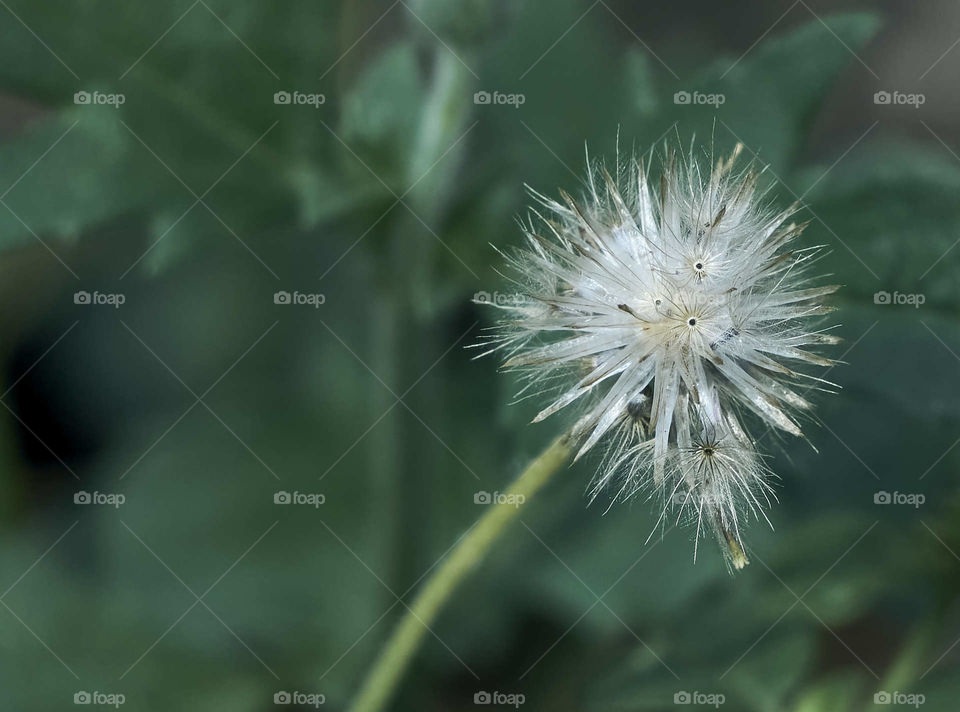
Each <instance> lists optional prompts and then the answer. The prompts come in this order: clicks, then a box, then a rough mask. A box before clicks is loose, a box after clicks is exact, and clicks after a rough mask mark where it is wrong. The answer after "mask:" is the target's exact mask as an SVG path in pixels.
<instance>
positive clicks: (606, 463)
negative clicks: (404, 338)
mask: <svg viewBox="0 0 960 712" xmlns="http://www.w3.org/2000/svg"><path fill="white" fill-rule="evenodd" d="M741 148H742V147H741V146H737V148H736V149H735V150H734V152H733V154H732V155H731V156H730V157H729V158H728V159H725V160H719V161H717V162H716V163H714V162H713V161H712V160H710V163H709V164H708V166H709V168H708V170H706V171H701V168H700V164H699V163H698V161H697V160H696V156H695V154H694V152H693V151H692V150H691V152H690V153H689V154H688V155H686V156H683V157H679V156H678V155H677V154H676V153H674V152H673V151H671V150H669V149H668V150H666V151H665V152H664V158H663V164H662V167H661V171H660V177H659V181H658V183H657V184H656V185H653V184H652V181H651V178H650V161H649V160H648V161H646V162H643V161H637V160H633V161H631V162H630V163H629V164H628V165H627V166H625V167H623V169H622V170H620V169H619V167H618V170H617V171H615V173H617V175H616V177H614V176H611V175H610V174H609V173H608V171H607V170H606V169H605V168H604V167H603V166H596V167H594V168H592V169H590V170H589V174H588V180H587V185H586V191H585V195H584V198H583V200H581V201H579V202H578V201H576V200H574V199H573V198H572V197H571V196H569V195H568V194H566V193H564V192H562V191H561V201H555V200H552V199H550V198H547V197H545V196H543V195H541V194H539V193H536V192H535V191H532V190H531V194H532V195H533V196H534V198H535V199H536V201H537V202H538V203H539V204H540V206H541V207H540V208H537V209H534V210H533V211H532V213H533V215H532V217H531V219H530V220H529V221H528V222H527V223H525V224H523V228H524V232H525V233H526V236H527V242H526V246H525V247H524V248H521V249H518V250H517V251H515V252H514V253H512V254H510V255H505V256H506V258H507V261H508V263H509V265H510V267H511V268H512V269H513V271H514V272H515V274H514V275H512V276H511V279H512V281H514V282H515V284H516V285H517V287H518V291H519V292H520V295H522V298H515V299H512V300H509V301H508V303H505V304H495V305H494V306H496V307H498V308H500V309H502V310H504V311H505V312H506V314H505V318H504V319H503V320H502V321H501V322H500V325H499V326H498V327H497V328H496V329H495V330H494V332H493V333H492V334H490V335H488V336H487V337H485V339H484V340H483V341H482V343H481V344H480V345H481V346H486V347H487V350H486V351H485V353H490V352H493V351H500V352H502V353H503V354H504V355H505V364H504V366H505V367H506V368H508V369H516V370H518V371H520V372H521V373H522V374H523V377H524V378H525V379H526V385H525V387H524V390H523V391H522V392H521V395H524V396H530V395H542V394H545V393H546V394H549V395H550V402H549V404H548V405H547V406H546V407H545V408H544V409H543V410H541V411H540V413H539V414H538V415H537V416H536V418H535V419H534V420H535V421H539V420H543V419H544V418H546V417H548V416H550V415H552V414H554V413H557V412H558V411H560V410H562V409H565V408H567V407H568V406H572V407H574V408H577V409H579V410H578V412H579V414H580V417H579V420H578V421H577V422H576V424H575V425H574V427H573V435H574V436H575V437H576V438H577V439H578V442H579V451H578V454H577V457H580V456H582V455H583V454H584V453H586V452H588V451H590V450H591V449H592V448H593V447H594V446H595V445H596V444H597V443H598V442H599V441H600V440H601V439H605V440H606V441H608V445H607V450H606V453H605V455H604V456H603V458H602V461H601V464H600V468H599V471H598V474H597V477H596V479H595V481H594V484H593V487H592V491H591V495H592V496H594V497H595V496H596V495H597V493H598V492H599V491H600V490H602V489H607V488H612V489H613V493H614V494H613V500H614V501H617V500H623V499H629V498H630V497H633V496H635V495H636V494H637V493H639V492H641V491H645V490H646V491H655V492H659V493H660V494H661V495H662V496H663V497H664V500H665V501H667V503H668V505H669V503H670V502H675V500H676V495H677V493H678V492H679V493H681V494H683V495H684V496H685V497H686V500H685V504H684V505H683V506H682V507H680V508H679V509H680V510H681V515H683V513H684V512H695V514H696V516H695V517H694V519H695V520H696V522H697V524H698V530H697V531H698V539H699V531H700V529H701V528H703V527H704V526H706V527H707V528H709V529H711V530H712V531H713V532H714V533H715V534H716V535H717V537H718V539H719V540H720V541H721V544H722V545H723V547H724V550H725V551H726V552H727V555H728V561H730V562H731V563H732V564H733V565H734V566H735V567H737V568H739V567H741V566H742V565H743V564H745V563H746V556H745V555H744V553H743V547H742V539H741V535H740V524H741V521H742V517H739V516H738V513H742V512H744V511H746V512H749V513H752V514H754V515H761V514H762V507H761V504H764V505H765V504H767V503H768V502H769V495H770V487H769V484H768V483H767V480H768V478H769V472H768V470H767V468H766V467H765V466H764V465H763V463H762V459H761V457H760V455H759V454H758V453H757V452H756V446H755V443H754V441H753V439H752V438H751V437H750V435H749V434H748V433H747V431H746V430H745V429H744V427H743V426H742V425H741V422H740V421H741V418H742V416H743V415H744V414H746V413H752V414H753V416H755V417H756V419H758V420H759V421H761V422H762V423H764V424H766V425H768V426H769V427H770V428H774V429H777V430H780V431H784V432H787V433H790V434H792V435H796V436H801V435H802V433H801V429H800V425H799V424H798V422H797V421H798V416H799V415H801V414H803V413H805V412H809V411H810V409H811V404H810V402H809V401H808V400H807V399H806V398H805V397H804V396H805V395H806V393H807V391H809V390H811V389H818V390H822V389H823V386H824V385H827V386H830V385H832V384H829V383H828V382H826V381H824V380H822V379H820V378H816V377H814V376H813V375H810V374H808V373H805V372H804V371H805V368H807V367H809V366H831V365H833V363H834V362H833V361H831V360H829V359H826V358H824V357H822V356H820V355H818V353H817V350H818V347H820V346H822V345H826V344H835V343H837V342H838V341H839V339H838V338H836V337H834V336H832V335H830V334H828V333H826V331H825V330H823V329H817V328H814V326H813V324H814V323H815V322H817V321H819V320H818V319H817V317H819V316H820V315H823V314H826V313H828V312H829V311H832V309H831V308H829V307H827V306H825V305H824V304H823V303H822V299H823V298H824V297H826V296H827V295H829V294H830V293H832V292H833V291H835V290H836V289H837V286H836V285H829V286H818V285H817V284H816V280H815V278H814V275H812V274H811V268H812V267H813V265H814V264H815V263H816V261H817V259H818V257H819V256H820V255H821V254H822V252H821V248H820V247H810V248H793V247H792V242H793V241H794V239H795V238H796V237H797V236H798V235H799V234H800V233H801V231H802V230H803V227H804V225H803V224H797V223H795V222H792V221H791V217H792V216H793V215H794V213H795V212H796V209H797V206H791V207H789V208H787V209H785V210H775V209H773V208H771V207H770V205H769V204H768V203H769V201H768V200H767V199H766V197H765V191H763V190H761V189H760V187H759V186H760V177H761V174H762V172H763V171H762V170H760V171H758V170H757V169H756V168H755V166H754V165H753V164H752V163H751V164H750V165H747V166H746V167H745V168H742V169H736V168H735V163H736V161H737V158H738V156H739V154H740V152H741ZM605 436H606V437H605Z"/></svg>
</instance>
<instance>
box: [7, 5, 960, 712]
mask: <svg viewBox="0 0 960 712" xmlns="http://www.w3.org/2000/svg"><path fill="white" fill-rule="evenodd" d="M958 34H960V14H958V12H957V10H956V8H955V7H953V6H952V5H951V4H950V3H947V2H939V3H922V4H921V3H918V4H917V5H916V6H913V5H912V4H910V5H908V4H896V3H878V4H869V5H867V6H857V5H854V4H853V3H846V2H843V3H841V2H836V3H832V2H816V3H813V2H811V3H809V4H808V3H807V2H805V0H801V1H800V2H797V3H794V4H793V5H791V4H789V3H787V2H776V3H760V2H733V3H706V2H680V3H670V4H666V5H663V4H652V3H629V2H624V1H622V0H616V1H614V0H601V1H600V2H596V3H593V4H590V3H589V2H586V1H577V2H573V1H571V0H558V1H557V2H550V3H547V2H536V3H534V2H492V1H491V2H486V1H482V0H467V1H464V2H459V3H450V2H442V1H441V0H406V2H400V3H395V4H393V5H391V4H389V3H373V2H349V3H348V2H334V1H332V0H331V1H326V2H319V3H318V2H307V1H306V0H302V1H300V0H298V1H294V2H285V3H253V2H239V3H237V2H234V3H229V2H222V1H221V0H201V1H200V2H196V3H193V4H191V2H190V0H182V1H181V0H177V2H170V3H154V4H145V3H129V2H114V1H110V2H107V1H99V0H96V1H94V0H90V1H87V2H74V3H54V2H32V1H30V2H28V1H26V0H9V2H8V3H4V4H3V7H0V52H2V57H0V89H2V100H0V120H2V122H0V123H2V127H3V143H2V145H0V247H2V249H3V253H2V255H0V293H2V297H3V308H2V309H0V348H2V353H3V374H4V385H3V386H2V390H4V391H6V392H5V393H4V394H3V395H2V398H0V403H2V404H3V405H4V406H5V407H4V408H3V409H0V488H2V492H0V509H2V532H0V562H2V568H0V570H2V572H3V573H2V578H0V604H2V608H3V610H0V706H2V707H3V708H4V709H11V710H14V709H15V710H52V709H74V707H73V696H74V694H75V693H77V692H78V691H90V692H92V691H99V692H104V693H117V692H119V693H122V694H124V695H125V697H126V703H125V705H124V707H123V709H127V710H160V709H163V710H198V709H210V710H238V711H241V710H251V711H265V710H272V709H275V706H274V703H273V695H274V693H276V692H278V691H281V690H286V691H294V690H297V691H301V692H316V693H322V694H324V695H325V696H326V703H325V708H326V709H343V707H344V705H345V703H346V702H347V701H348V700H349V698H350V695H351V694H352V692H353V691H355V690H356V688H357V686H358V684H359V682H360V680H361V679H362V676H363V674H364V672H365V671H366V670H367V669H368V668H369V665H370V663H371V661H372V659H373V656H374V655H375V653H376V651H377V650H378V649H379V647H380V646H381V645H382V643H383V641H384V639H385V637H386V636H387V634H388V633H389V631H390V630H391V628H392V627H393V625H394V624H395V622H396V621H397V620H398V618H399V616H400V614H401V613H402V612H403V610H404V608H403V605H402V604H401V603H399V602H398V597H399V598H400V599H402V600H403V602H405V603H406V602H409V601H410V600H411V598H412V596H413V595H414V593H415V591H416V589H417V586H418V583H419V582H421V581H422V577H423V576H424V575H425V574H426V573H427V572H428V570H429V569H430V568H431V566H433V565H434V563H435V562H437V561H438V559H439V558H440V557H442V555H443V554H444V553H445V552H446V551H447V549H448V547H450V546H451V545H452V544H453V542H454V541H455V540H456V539H457V537H458V536H459V535H460V534H462V533H463V532H464V531H465V530H466V529H467V527H468V526H469V525H470V524H471V523H472V522H473V521H474V520H475V519H476V517H477V516H478V515H479V514H480V513H481V512H482V511H483V509H482V507H481V506H478V505H476V504H474V494H475V493H476V492H478V491H495V490H502V489H503V488H505V487H506V486H507V484H508V482H509V481H510V480H511V479H512V477H514V476H515V475H516V473H517V472H518V471H519V470H520V469H521V468H522V467H523V465H524V464H525V463H526V462H527V461H528V460H529V458H531V457H532V456H534V455H535V454H536V453H537V452H538V451H539V449H540V448H541V447H542V446H543V445H544V444H545V443H546V442H548V441H549V440H550V439H551V438H552V437H553V436H554V435H556V434H557V433H558V432H559V431H560V429H561V428H562V427H563V426H564V422H563V419H562V418H557V419H555V420H554V421H553V422H547V423H541V424H537V425H529V424H528V421H529V419H530V418H531V417H532V415H533V414H534V413H535V412H536V410H537V404H536V403H535V402H530V401H525V402H523V403H520V404H517V405H510V401H511V399H512V394H513V393H514V392H515V389H516V385H517V384H516V383H515V382H514V381H513V379H512V378H511V377H509V376H505V375H499V374H497V372H496V367H497V364H496V362H495V361H494V360H490V359H488V360H481V361H471V360H470V358H471V355H472V354H471V353H470V352H469V351H467V350H465V349H464V348H463V347H464V346H465V345H467V344H469V343H472V342H474V341H476V339H477V338H478V336H479V334H480V330H481V329H482V328H484V327H487V326H490V325H491V323H492V319H493V318H494V316H495V315H494V314H493V312H492V310H489V309H484V308H482V307H480V306H477V305H474V304H472V303H471V299H472V297H473V295H474V294H475V293H476V292H478V291H486V292H491V293H493V292H496V291H501V292H503V291H512V290H511V289H510V287H509V286H508V285H507V283H505V282H504V281H503V280H502V278H500V277H499V276H498V275H497V273H496V272H495V271H494V270H495V268H496V267H497V266H499V264H500V258H499V257H498V256H497V254H496V252H495V251H494V250H493V249H492V248H491V247H490V243H493V244H495V245H497V246H498V247H501V248H506V247H510V246H513V245H517V244H519V241H520V231H519V229H518V228H517V226H516V224H515V221H514V219H515V217H516V216H518V215H521V214H522V213H523V210H524V207H525V204H526V203H527V198H526V197H525V195H524V190H523V184H524V183H528V184H530V185H532V186H534V187H536V188H537V189H539V190H542V191H543V192H545V193H547V194H550V195H556V191H557V189H558V188H560V187H562V188H564V189H566V190H568V191H570V192H574V193H575V192H577V191H578V190H579V189H580V186H581V183H580V177H581V176H582V174H583V149H584V143H586V144H587V145H588V146H589V149H590V152H591V154H592V155H596V156H605V157H607V158H608V159H609V160H613V158H614V156H615V150H616V145H617V134H618V131H619V144H620V147H621V152H622V153H623V154H624V155H627V154H629V153H630V151H631V150H634V149H635V150H637V151H640V152H642V151H646V150H648V149H649V148H650V147H651V145H652V144H653V143H655V142H658V141H661V142H662V141H663V140H664V139H666V140H669V141H673V142H677V141H681V142H682V143H683V144H684V145H686V144H687V143H688V142H689V141H690V139H691V137H693V136H694V135H695V136H696V140H697V142H698V144H699V145H701V146H703V148H704V149H705V150H709V149H710V145H711V142H712V143H713V146H714V150H715V152H716V153H718V154H719V153H724V152H726V151H728V150H729V149H730V148H732V146H733V145H734V143H735V142H736V140H737V139H739V140H742V141H743V142H744V143H745V144H746V146H747V151H746V154H747V155H748V156H749V155H750V154H752V153H757V154H759V156H760V159H761V161H762V162H764V163H769V164H770V171H769V175H770V179H771V182H772V187H771V193H770V197H771V199H772V200H774V201H775V202H777V203H778V204H781V205H786V204H787V203H789V202H791V201H792V200H794V199H795V198H797V197H801V196H802V197H803V200H804V202H805V203H807V204H808V205H809V209H808V210H807V211H806V215H805V218H806V219H810V220H811V224H810V226H809V228H808V229H807V232H806V233H805V235H804V238H803V241H804V244H806V245H813V244H825V245H828V246H829V247H830V249H831V253H830V254H829V256H828V257H826V258H825V259H824V261H823V262H822V263H821V264H822V266H823V268H824V272H825V273H830V274H831V275H832V276H831V277H829V279H830V280H831V281H837V282H840V283H842V284H844V285H845V288H844V289H843V290H842V291H841V292H840V293H839V294H838V295H837V298H836V300H835V302H834V303H835V304H836V305H837V306H839V307H840V311H839V312H838V313H837V314H836V315H835V317H834V318H835V321H836V322H837V323H839V324H841V326H840V327H839V330H838V331H839V333H841V334H842V335H843V336H844V337H845V339H846V342H845V343H844V344H843V345H842V346H841V347H839V348H838V350H837V353H835V354H834V355H835V356H838V357H839V356H840V355H841V353H842V354H843V356H842V359H843V360H844V361H845V362H846V363H845V364H844V365H842V366H839V367H837V368H835V369H833V370H832V371H831V373H830V374H829V378H830V379H831V380H833V381H835V382H836V383H838V384H839V385H840V386H842V391H841V392H840V393H839V394H838V395H832V396H828V395H825V394H824V395H822V396H818V398H817V401H818V404H819V409H818V415H819V417H820V418H821V419H822V425H821V424H810V425H809V426H808V427H807V431H808V435H809V439H810V443H811V444H813V445H815V447H816V449H817V450H818V452H817V451H814V450H813V449H812V448H811V447H809V446H808V445H807V444H804V443H802V442H794V441H792V440H790V441H788V440H779V439H777V438H776V437H772V436H765V437H764V446H765V447H766V448H767V449H768V451H769V452H770V453H771V455H772V460H771V463H770V464H771V466H772V467H773V469H774V470H775V471H776V472H777V473H778V474H779V475H780V476H781V478H782V482H781V483H780V486H779V489H778V496H779V498H780V500H781V503H780V504H779V505H777V506H775V507H774V508H773V509H772V510H771V512H770V513H769V514H770V518H771V520H772V522H773V524H774V526H775V531H773V532H771V531H770V530H769V529H767V528H766V527H765V526H761V525H755V526H753V527H752V528H751V529H750V531H749V533H748V540H749V542H751V544H752V546H753V550H752V553H751V558H752V560H753V563H752V565H751V566H749V567H748V568H747V569H746V570H745V571H743V572H742V573H740V574H738V575H737V576H736V577H731V576H729V575H728V574H727V573H726V571H725V570H724V567H723V564H722V560H721V557H720V556H719V553H718V552H717V551H715V549H714V547H713V544H712V542H708V543H707V545H706V546H701V550H700V554H699V556H698V559H697V561H696V563H695V564H694V562H693V542H692V538H691V537H692V532H690V531H688V530H670V531H668V532H667V534H666V536H665V537H664V538H663V540H662V541H661V540H659V539H655V540H654V541H653V542H651V543H650V544H649V545H644V541H645V540H646V538H647V535H648V533H649V532H650V529H651V527H652V526H653V522H654V520H655V517H654V516H653V515H652V513H651V511H650V508H649V507H648V505H646V504H645V503H643V502H638V503H636V504H634V505H633V506H620V507H616V508H614V509H612V510H611V511H610V512H609V513H608V514H604V509H605V504H604V503H600V502H598V503H597V504H596V505H594V506H592V507H589V508H588V507H587V506H586V504H587V503H586V500H585V498H584V496H583V492H584V489H585V488H586V485H587V483H588V481H589V479H590V477H591V476H592V473H593V467H595V465H596V461H595V460H594V461H591V460H589V459H588V460H587V461H585V462H582V463H579V464H577V465H576V466H574V467H572V468H570V469H569V470H565V471H564V472H562V473H561V474H560V475H559V476H558V477H557V478H556V479H555V480H554V481H553V482H552V483H551V484H550V486H549V487H548V488H547V489H546V490H545V491H544V493H543V494H542V495H540V496H537V497H536V499H535V500H534V501H531V502H530V503H529V504H528V506H527V508H526V509H525V510H524V512H523V514H522V515H521V518H522V523H518V525H517V526H515V527H514V528H513V529H511V530H510V531H509V532H508V534H507V535H506V537H505V538H504V540H502V541H501V542H499V544H498V546H497V547H496V549H495V552H494V554H493V555H492V556H491V557H490V558H489V559H488V560H487V561H486V562H485V563H484V565H483V566H482V567H481V569H480V570H479V571H478V572H477V573H476V575H474V576H473V577H472V578H470V579H469V580H468V581H467V582H466V584H465V585H464V586H463V588H462V589H461V590H460V591H459V592H458V594H457V596H456V597H455V599H454V600H453V602H452V604H451V605H450V606H449V607H448V608H447V609H446V610H445V611H444V613H443V614H442V616H441V617H440V619H439V620H438V621H437V623H436V624H435V625H434V626H432V628H433V631H432V634H428V635H427V637H426V638H425V645H424V647H423V649H422V650H421V651H420V653H419V655H418V656H417V658H416V660H415V661H414V663H413V665H412V667H411V670H410V673H409V676H408V677H407V678H406V679H405V681H404V684H403V686H402V689H401V690H400V692H399V695H398V696H397V698H396V700H395V703H394V708H395V709H398V710H471V709H482V708H479V707H475V706H474V702H473V699H474V695H475V693H477V692H479V691H490V692H493V691H498V692H502V693H520V694H523V695H524V696H525V698H526V702H525V704H524V707H523V709H528V710H533V709H536V710H589V711H593V710H597V711H601V710H668V709H683V708H681V707H675V706H674V703H673V700H674V695H675V694H676V693H678V692H682V691H688V692H693V691H698V692H702V693H707V694H723V695H725V698H726V704H725V706H724V708H725V709H728V710H738V711H739V710H757V711H762V712H770V711H776V710H785V711H786V710H789V711H791V712H814V711H820V710H824V711H833V710H859V709H869V708H871V706H872V704H873V700H874V693H876V692H878V691H890V692H895V691H898V692H903V693H910V692H916V693H922V694H924V695H925V697H926V703H925V705H924V707H923V709H926V710H952V709H955V708H956V700H957V696H958V695H960V679H958V676H957V672H956V671H957V660H958V656H960V652H958V651H960V646H958V647H957V648H952V646H953V645H954V644H955V642H956V641H957V639H958V637H960V607H958V605H957V602H956V600H955V598H956V592H957V589H958V585H960V559H958V557H957V553H956V552H958V551H960V500H958V497H957V492H956V485H955V476H956V469H957V465H958V462H960V459H958V458H960V448H955V449H953V448H952V446H953V445H955V444H956V439H957V436H958V434H960V433H958V430H960V428H958V424H960V423H958V421H960V393H958V366H960V363H958V361H960V356H958V353H960V324H958V318H957V317H958V304H960V299H958V280H957V270H958V267H960V248H958V249H951V248H952V246H953V244H954V243H955V241H956V240H957V239H958V238H960V201H958V196H960V158H958V155H957V153H960V130H958V128H957V127H958V125H960V124H958V122H957V108H958V107H957V105H958V95H957V93H956V87H955V77H956V73H957V71H958V63H960V49H954V50H952V51H948V50H950V49H951V48H952V46H953V43H954V42H955V40H956V37H957V35H958ZM944 53H946V54H945V55H944ZM738 58H739V59H738ZM938 58H941V59H939V60H938ZM481 90H486V91H494V90H496V91H500V92H502V93H508V94H509V93H522V94H523V95H524V97H525V103H524V104H523V105H522V106H521V107H520V108H513V107H510V106H497V105H476V104H474V101H473V95H474V93H475V92H477V91H481ZM678 90H688V91H693V90H697V91H702V92H706V93H722V94H723V95H724V96H725V103H724V104H723V105H722V106H721V107H720V108H719V109H714V108H712V107H710V106H684V105H677V104H675V103H674V101H673V96H674V92H676V91H678ZM881 90H887V91H894V90H897V91H901V92H904V93H918V92H919V93H923V94H924V96H925V99H926V101H925V103H924V105H923V106H922V107H921V108H919V109H915V108H912V107H910V106H884V105H877V104H875V103H874V97H873V95H874V92H876V91H881ZM78 91H90V92H92V91H100V92H104V93H122V94H123V96H124V98H125V103H124V104H123V105H122V106H121V107H120V108H119V109H115V108H113V107H109V106H93V105H76V104H74V101H73V96H74V93H75V92H78ZM277 91H291V92H292V91H300V92H304V93H322V94H324V96H325V103H323V105H321V106H320V107H319V108H314V107H311V106H302V105H301V106H294V105H278V104H275V103H274V100H273V95H274V93H275V92H277ZM80 290H84V291H89V292H94V291H97V292H100V293H119V294H123V295H124V297H125V303H124V304H123V305H122V306H121V307H120V308H119V309H114V308H112V307H109V306H103V305H101V306H97V305H82V304H75V303H74V293H75V292H77V291H80ZM278 290H284V291H289V292H293V291H299V292H301V293H307V294H313V293H322V294H323V295H324V296H325V303H324V304H323V305H322V306H320V308H318V309H313V308H311V307H309V306H297V305H278V304H275V303H274V293H275V292H277V291H278ZM881 290H882V291H888V292H894V291H897V292H900V293H906V294H915V293H919V294H923V295H924V296H925V303H924V304H923V306H921V307H920V308H917V309H914V308H912V307H909V306H903V305H899V306H898V305H877V304H875V303H874V293H875V292H878V291H881ZM198 399H199V400H198ZM754 432H755V433H756V434H757V435H760V434H762V428H760V427H759V426H757V425H756V424H755V425H754ZM80 490H83V491H88V492H94V491H97V492H101V493H120V494H123V495H124V496H125V498H126V501H125V503H124V504H123V505H122V506H120V507H119V508H112V507H109V506H95V505H81V504H75V503H74V494H75V493H76V492H78V491H80ZM280 490H283V491H290V492H292V491H299V492H306V493H322V494H324V495H325V497H326V501H325V503H324V504H323V505H322V506H321V507H319V508H317V509H314V508H311V507H307V506H295V505H287V506H283V505H276V504H274V493H275V492H277V491H280ZM878 491H888V492H894V491H896V492H900V493H922V494H923V495H924V496H925V503H924V504H923V505H922V506H920V507H918V508H914V507H909V506H902V505H901V506H898V505H886V506H884V505H877V504H875V503H874V496H875V493H876V492H878ZM198 597H199V598H200V599H201V601H200V602H198ZM277 709H279V708H277Z"/></svg>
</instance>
